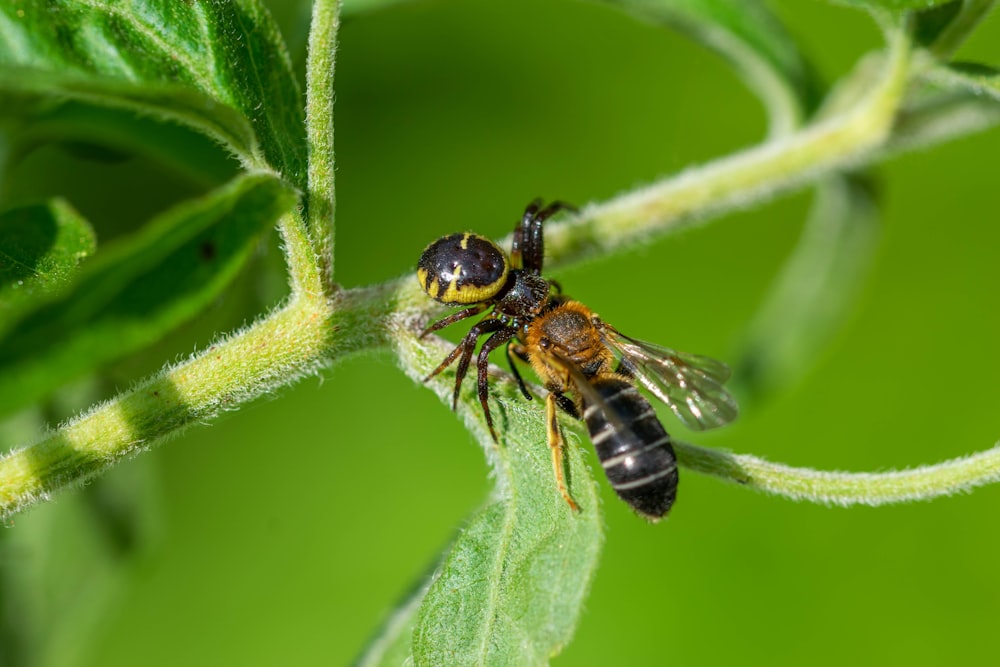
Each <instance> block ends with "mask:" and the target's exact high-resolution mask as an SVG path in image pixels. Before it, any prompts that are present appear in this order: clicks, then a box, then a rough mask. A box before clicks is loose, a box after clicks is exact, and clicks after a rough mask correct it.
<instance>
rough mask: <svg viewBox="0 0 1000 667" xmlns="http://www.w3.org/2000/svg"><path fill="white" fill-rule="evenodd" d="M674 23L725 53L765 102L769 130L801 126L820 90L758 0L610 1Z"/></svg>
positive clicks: (776, 131) (791, 43) (785, 34)
mask: <svg viewBox="0 0 1000 667" xmlns="http://www.w3.org/2000/svg"><path fill="white" fill-rule="evenodd" d="M608 1H609V2H611V3H612V4H615V5H619V6H621V7H622V8H623V9H625V10H627V11H630V12H632V13H635V14H637V15H639V16H643V17H646V18H648V19H651V20H653V21H654V22H657V23H665V24H667V25H671V26H674V27H676V28H678V29H679V30H681V31H682V32H685V33H687V34H689V35H691V36H692V37H693V38H694V39H696V40H697V41H699V42H701V43H702V44H704V45H705V46H707V47H709V48H711V49H713V50H714V51H716V52H718V53H719V54H721V55H722V56H723V57H724V58H726V59H727V60H729V61H730V63H731V64H732V65H733V66H734V67H735V68H736V70H737V72H738V73H739V74H740V76H741V77H742V78H743V79H744V81H745V82H746V83H747V85H748V86H750V88H751V89H753V90H754V91H755V92H756V93H757V94H758V95H759V96H760V98H761V100H762V101H763V102H764V104H765V105H766V106H767V109H768V115H769V117H770V121H771V133H772V134H783V133H785V132H787V131H788V130H790V129H792V128H794V127H797V126H798V125H800V124H801V122H802V121H803V119H804V118H805V117H806V115H807V114H808V113H809V112H810V111H812V109H813V108H814V107H815V106H816V104H817V102H818V100H819V97H820V88H821V86H820V85H819V83H818V81H817V79H816V76H815V73H814V71H813V70H812V68H811V67H809V65H808V64H807V63H806V62H805V60H804V59H803V57H802V54H801V53H800V52H799V49H798V47H797V46H796V44H795V42H794V40H793V39H792V38H791V36H790V35H789V34H788V32H787V31H786V30H785V29H784V26H782V24H781V23H780V21H779V20H778V19H777V17H775V16H774V15H773V14H772V13H771V12H770V10H768V9H767V7H766V6H765V5H764V4H763V3H761V2H759V1H757V0H608Z"/></svg>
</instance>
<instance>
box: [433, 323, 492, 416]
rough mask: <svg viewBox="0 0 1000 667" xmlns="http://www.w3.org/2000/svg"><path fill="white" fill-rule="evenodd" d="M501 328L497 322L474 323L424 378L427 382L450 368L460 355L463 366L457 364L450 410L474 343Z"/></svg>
mask: <svg viewBox="0 0 1000 667" xmlns="http://www.w3.org/2000/svg"><path fill="white" fill-rule="evenodd" d="M502 326H503V324H502V323H501V322H500V321H499V320H483V321H482V322H478V323H476V324H475V325H474V326H473V327H472V328H471V329H469V332H468V333H467V334H465V336H464V337H463V338H462V341H461V342H460V343H459V344H458V345H456V346H455V349H453V350H452V351H451V352H449V353H448V356H447V357H445V358H444V361H442V362H441V363H440V364H438V367H437V368H435V369H434V370H432V371H431V372H430V374H428V375H427V377H425V378H424V382H427V381H428V380H430V379H431V378H433V377H434V376H435V375H437V374H438V373H440V372H441V371H443V370H444V369H446V368H448V366H450V365H451V364H452V362H454V361H455V359H457V358H458V355H462V359H463V360H464V364H463V363H461V362H460V363H459V366H458V372H457V375H456V377H455V395H454V397H453V399H452V406H451V407H452V410H454V409H455V406H456V405H458V392H459V390H460V389H461V388H462V379H463V378H464V377H465V373H466V371H467V370H468V368H469V359H471V358H472V353H473V352H474V351H475V349H476V341H477V340H478V339H479V337H480V336H482V335H483V334H485V333H489V332H490V331H496V330H497V328H498V327H502Z"/></svg>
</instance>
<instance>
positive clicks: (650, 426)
mask: <svg viewBox="0 0 1000 667" xmlns="http://www.w3.org/2000/svg"><path fill="white" fill-rule="evenodd" d="M564 210H568V211H573V210H575V209H573V207H571V206H570V205H568V204H566V203H564V202H559V201H556V202H552V203H550V204H549V205H547V206H543V203H542V201H541V200H535V201H533V202H531V203H530V204H528V206H527V208H526V209H525V210H524V214H523V216H522V217H521V220H520V222H519V223H518V224H517V226H516V227H515V229H514V237H513V242H512V246H511V252H510V255H509V256H508V255H507V254H506V253H505V252H504V251H503V250H502V249H501V248H500V247H499V246H498V245H496V244H495V243H494V242H493V241H491V240H489V239H487V238H485V237H483V236H479V235H477V234H473V233H471V232H466V233H459V234H452V235H449V236H445V237H442V238H440V239H438V240H437V241H435V242H434V243H432V244H430V245H429V246H427V248H426V249H425V250H424V252H423V254H422V255H421V257H420V261H419V262H418V263H417V279H418V281H419V282H420V286H421V287H422V288H423V290H424V291H425V292H426V293H427V294H428V296H430V297H431V298H433V299H435V300H437V301H440V302H442V303H444V304H447V305H452V306H465V308H464V309H462V310H459V311H457V312H455V313H452V314H451V315H448V316H447V317H445V318H443V319H441V320H438V321H437V322H434V323H433V324H431V325H430V326H429V327H427V329H425V330H424V332H423V333H422V334H421V336H426V335H427V334H430V333H432V332H434V331H438V330H440V329H443V328H444V327H447V326H450V325H452V324H455V323H456V322H459V321H461V320H464V319H467V318H469V317H474V316H476V315H479V314H481V313H483V312H485V311H487V310H489V312H488V313H487V314H486V315H485V316H484V317H483V318H482V319H480V320H479V321H478V322H477V323H476V324H475V325H473V326H472V328H471V329H470V330H469V332H468V333H467V334H466V335H465V336H464V337H463V338H462V340H461V342H459V344H458V345H457V346H456V347H455V348H454V349H453V350H452V351H451V353H450V354H448V356H446V357H445V358H444V360H443V361H442V362H441V363H440V364H439V365H438V367H437V368H435V369H434V370H433V371H431V373H430V374H429V375H428V376H427V377H426V378H425V379H424V381H425V382H426V381H428V380H430V379H431V378H433V377H435V376H436V375H438V374H439V373H440V372H441V371H443V370H444V369H446V368H447V367H448V366H450V365H451V364H452V363H454V362H455V360H456V359H457V360H458V367H457V370H456V377H455V389H454V394H453V397H452V409H454V408H455V407H456V406H457V404H458V396H459V392H460V390H461V387H462V382H463V380H464V378H465V375H466V374H467V372H468V369H469V365H470V363H471V361H472V356H473V354H474V353H475V348H476V344H477V341H478V340H479V338H480V337H482V336H485V335H487V334H488V335H489V337H488V338H487V339H486V340H485V342H484V343H483V345H482V347H481V348H480V350H479V354H478V357H477V359H476V369H477V375H478V384H477V387H478V395H479V401H480V404H481V405H482V408H483V412H484V414H485V416H486V424H487V426H488V427H489V431H490V435H491V436H492V437H493V440H494V442H497V441H498V438H497V433H496V430H495V428H494V426H493V418H492V416H491V413H490V407H489V403H488V398H489V385H488V381H487V372H488V364H489V355H490V353H491V352H492V351H493V350H495V349H497V348H499V347H501V346H504V348H505V352H506V356H507V361H508V364H509V365H510V368H511V372H512V373H513V375H514V378H515V379H516V381H517V383H518V387H519V388H520V391H521V393H522V394H523V395H524V396H525V398H527V399H531V398H532V394H531V392H530V391H528V388H527V386H526V385H525V383H524V380H523V378H522V377H521V374H520V372H519V371H518V368H517V364H516V363H515V359H516V360H518V361H521V362H524V363H527V364H529V365H530V366H531V368H532V370H533V371H534V372H535V374H536V375H537V376H538V378H539V379H540V380H541V381H542V382H543V384H544V385H545V388H546V390H547V392H548V393H547V395H546V399H545V418H546V433H547V440H548V445H549V448H550V450H551V452H552V466H553V470H554V472H555V478H556V485H557V487H558V489H559V493H560V494H561V495H562V497H563V498H564V499H565V500H566V502H567V503H568V504H569V506H570V507H571V508H572V509H574V510H577V509H579V507H578V506H577V504H576V502H575V501H574V500H573V498H572V496H571V495H570V493H569V490H568V489H567V487H566V480H565V475H564V472H563V465H562V462H563V457H564V448H565V440H564V438H563V435H562V431H561V429H560V427H559V422H558V420H557V409H559V410H562V411H564V412H566V413H567V414H569V415H570V416H572V417H573V418H575V419H582V420H583V421H584V422H585V423H586V425H587V430H588V432H589V433H590V440H591V442H592V443H593V445H594V449H595V450H596V451H597V456H598V458H599V459H600V461H601V465H602V467H603V468H604V472H605V474H606V476H607V478H608V481H609V482H610V483H611V486H612V488H614V490H615V492H616V493H617V494H618V496H619V497H620V498H621V499H622V500H624V501H625V502H626V503H628V504H629V505H630V506H631V507H632V508H633V509H634V510H635V511H636V512H638V513H639V514H641V515H642V516H644V517H646V518H647V519H649V520H651V521H657V520H659V519H661V518H663V517H664V516H666V515H667V513H668V512H669V511H670V508H671V506H672V505H673V503H674V499H675V498H676V495H677V482H678V473H677V458H676V456H675V454H674V450H673V447H672V445H671V439H670V435H669V434H668V433H667V432H666V430H665V429H664V428H663V425H662V424H661V423H660V421H659V419H658V418H657V416H656V413H655V411H654V410H653V407H652V405H651V404H650V403H649V401H648V400H646V398H645V397H644V396H643V395H642V394H641V393H639V391H638V389H637V385H638V386H641V387H643V388H644V389H646V390H647V391H649V392H650V393H651V394H652V395H653V396H655V397H656V398H658V399H660V400H661V401H663V402H664V403H665V404H666V405H667V406H669V407H670V409H671V410H672V411H673V413H674V414H675V415H676V416H677V417H678V418H679V419H680V421H681V422H683V423H684V424H685V425H686V426H688V427H689V428H692V429H695V430H704V429H709V428H715V427H718V426H722V425H725V424H728V423H729V422H731V421H733V420H734V419H735V418H736V416H737V414H738V412H739V410H738V408H737V405H736V401H735V400H734V399H733V397H732V396H731V395H730V394H729V392H728V391H726V389H725V388H724V387H723V385H724V384H725V382H726V380H727V379H728V378H729V375H730V373H729V368H728V367H727V366H726V365H725V364H723V363H722V362H720V361H716V360H715V359H711V358H709V357H704V356H700V355H692V354H686V353H683V352H678V351H676V350H672V349H670V348H666V347H662V346H659V345H654V344H652V343H647V342H644V341H640V340H637V339H635V338H630V337H628V336H626V335H624V334H622V333H621V332H619V331H618V330H617V329H615V328H614V327H612V326H611V325H609V324H607V323H606V322H604V321H603V320H602V319H601V318H600V317H599V316H598V315H597V314H595V313H594V312H593V311H592V310H591V309H590V308H588V307H587V306H586V305H584V304H583V303H581V302H579V301H575V300H573V299H571V298H569V297H568V296H566V295H564V294H562V293H561V289H560V287H559V285H558V283H556V282H554V281H551V280H547V279H545V278H544V277H543V276H542V264H543V260H544V235H543V232H542V224H543V223H544V222H545V220H547V219H548V218H550V217H552V216H553V215H555V214H556V213H559V212H561V211H564Z"/></svg>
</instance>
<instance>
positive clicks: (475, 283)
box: [417, 232, 510, 305]
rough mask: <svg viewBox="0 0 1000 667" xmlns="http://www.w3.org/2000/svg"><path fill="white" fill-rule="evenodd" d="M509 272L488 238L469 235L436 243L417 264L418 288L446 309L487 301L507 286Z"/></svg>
mask: <svg viewBox="0 0 1000 667" xmlns="http://www.w3.org/2000/svg"><path fill="white" fill-rule="evenodd" d="M509 272H510V263H509V262H508V260H507V255H506V253H504V251H503V250H501V249H500V247H499V246H498V245H497V244H496V243H494V242H493V241H491V240H489V239H488V238H486V237H484V236H479V235H478V234H472V233H469V232H466V233H464V234H451V235H450V236H445V237H442V238H440V239H438V240H437V241H435V242H434V243H432V244H430V245H429V246H427V248H426V249H425V250H424V253H423V254H422V255H421V256H420V261H419V262H417V280H418V281H420V287H422V288H423V290H424V291H425V292H427V295H428V296H430V297H431V298H432V299H436V300H438V301H440V302H441V303H446V304H449V305H462V304H466V305H468V304H473V303H482V302H483V301H489V300H490V299H492V298H493V297H494V296H496V294H497V293H498V292H499V291H500V289H501V288H502V287H503V286H504V285H505V284H506V283H507V274H508V273H509Z"/></svg>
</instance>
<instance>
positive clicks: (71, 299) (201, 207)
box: [0, 174, 294, 411]
mask: <svg viewBox="0 0 1000 667" xmlns="http://www.w3.org/2000/svg"><path fill="white" fill-rule="evenodd" d="M293 204H294V194H293V192H292V191H291V190H289V188H288V187H287V186H285V185H283V184H282V183H281V182H280V181H279V180H278V179H276V178H275V177H273V176H270V175H261V174H257V175H248V176H244V177H240V178H237V179H235V180H234V181H233V182H232V183H230V184H228V185H227V186H226V187H224V188H221V189H219V190H217V191H215V192H213V193H210V194H209V195H207V196H205V197H203V198H201V199H199V200H195V201H193V202H186V203H184V204H182V205H180V206H178V207H176V208H174V209H172V210H170V211H167V212H166V213H164V214H162V215H160V216H158V217H157V218H156V219H154V220H153V221H152V222H150V224H148V225H147V226H146V227H145V228H143V230H142V231H141V232H139V233H138V234H137V235H136V236H135V237H133V238H131V239H129V240H127V241H126V242H125V243H123V244H121V245H119V246H117V247H115V248H112V249H109V250H108V251H106V252H105V254H103V255H99V256H98V257H97V258H96V259H95V261H94V262H92V263H90V264H88V265H87V266H86V267H85V268H84V270H83V271H82V275H81V277H80V279H79V280H78V281H77V282H76V283H75V285H74V286H73V288H72V289H71V290H70V291H68V292H66V293H64V294H62V295H60V296H59V297H58V298H57V299H55V300H53V301H50V302H49V303H46V304H43V305H42V306H41V307H39V308H38V309H37V310H36V311H34V312H32V313H30V314H29V315H27V316H26V317H25V319H23V320H22V321H21V322H20V323H18V324H17V325H16V326H15V327H14V328H13V329H12V330H11V331H10V332H9V333H8V334H7V336H6V337H5V338H4V339H3V340H2V341H0V411H10V410H13V409H15V408H17V407H19V406H22V405H27V404H30V403H32V402H34V401H36V400H38V399H39V398H41V397H43V396H45V395H47V394H48V393H49V392H51V391H52V390H53V389H55V388H56V387H58V386H60V385H61V384H63V383H64V382H66V381H68V380H72V379H74V378H76V377H80V376H82V375H85V374H86V373H88V372H90V371H92V370H93V369H95V368H97V367H99V366H100V365H101V364H103V363H106V362H108V361H110V360H112V359H117V358H120V357H122V356H124V355H127V354H129V353H130V352H132V351H135V350H137V349H140V348H142V347H144V346H145V345H148V344H150V343H152V342H154V341H156V340H158V339H159V338H161V337H162V336H163V335H164V334H165V333H166V332H167V331H169V330H170V329H172V328H173V327H176V326H177V325H178V324H181V323H182V322H184V321H186V320H189V319H190V318H192V317H193V316H194V315H195V314H197V313H198V311H199V310H201V309H202V308H203V307H204V306H205V305H206V304H208V303H210V302H211V301H212V300H213V299H214V298H215V297H216V296H217V295H218V294H219V293H220V292H221V291H222V289H223V288H224V287H225V286H226V285H227V284H228V283H229V281H230V280H231V279H232V278H233V277H234V276H235V275H236V272H237V271H238V270H239V268H240V267H241V266H242V265H243V263H244V261H245V260H246V259H247V257H248V256H249V255H250V253H251V251H252V250H253V248H254V247H255V244H256V241H257V239H258V237H259V235H260V234H261V232H262V231H263V230H264V229H266V228H267V227H269V226H270V225H272V224H273V223H274V222H275V220H276V219H277V218H278V216H280V215H281V214H282V213H284V212H286V211H287V210H288V209H289V208H290V207H291V206H292V205H293Z"/></svg>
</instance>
